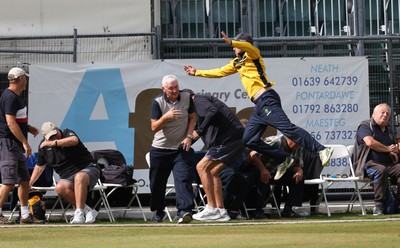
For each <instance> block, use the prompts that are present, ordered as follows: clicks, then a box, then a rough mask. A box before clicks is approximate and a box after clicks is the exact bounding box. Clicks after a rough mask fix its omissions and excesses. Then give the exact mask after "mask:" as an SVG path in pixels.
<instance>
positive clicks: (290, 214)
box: [281, 210, 304, 218]
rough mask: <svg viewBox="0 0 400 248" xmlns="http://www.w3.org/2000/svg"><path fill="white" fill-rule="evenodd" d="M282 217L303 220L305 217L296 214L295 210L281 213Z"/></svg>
mask: <svg viewBox="0 0 400 248" xmlns="http://www.w3.org/2000/svg"><path fill="white" fill-rule="evenodd" d="M281 217H283V218H303V217H304V216H302V215H300V214H298V213H296V212H295V211H293V210H283V211H282V213H281Z"/></svg>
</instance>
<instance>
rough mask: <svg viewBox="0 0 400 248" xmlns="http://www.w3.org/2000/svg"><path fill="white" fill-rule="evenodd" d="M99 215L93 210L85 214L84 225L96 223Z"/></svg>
mask: <svg viewBox="0 0 400 248" xmlns="http://www.w3.org/2000/svg"><path fill="white" fill-rule="evenodd" d="M98 214H99V213H98V212H97V211H96V210H94V209H90V210H89V211H88V212H87V213H86V221H85V223H87V224H89V223H93V222H95V221H96V217H97V215H98Z"/></svg>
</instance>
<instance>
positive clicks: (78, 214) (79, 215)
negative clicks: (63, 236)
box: [70, 211, 85, 224]
mask: <svg viewBox="0 0 400 248" xmlns="http://www.w3.org/2000/svg"><path fill="white" fill-rule="evenodd" d="M70 223H71V224H84V223H85V213H84V212H83V211H75V213H74V217H72V219H71V221H70Z"/></svg>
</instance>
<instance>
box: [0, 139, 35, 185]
mask: <svg viewBox="0 0 400 248" xmlns="http://www.w3.org/2000/svg"><path fill="white" fill-rule="evenodd" d="M23 153H24V149H23V147H22V145H21V144H19V143H17V142H16V141H15V140H13V139H8V138H0V173H1V182H2V183H3V184H17V183H19V182H20V181H29V180H30V175H29V171H28V167H27V165H26V161H25V156H24V154H23Z"/></svg>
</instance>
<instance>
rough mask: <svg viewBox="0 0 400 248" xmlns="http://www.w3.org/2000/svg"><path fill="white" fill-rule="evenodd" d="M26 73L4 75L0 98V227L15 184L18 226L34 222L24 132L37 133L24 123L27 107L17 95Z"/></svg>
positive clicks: (28, 152)
mask: <svg viewBox="0 0 400 248" xmlns="http://www.w3.org/2000/svg"><path fill="white" fill-rule="evenodd" d="M29 76H30V75H29V74H27V73H26V72H25V71H24V70H23V69H21V68H17V67H14V68H12V69H11V70H10V71H9V72H8V80H9V86H8V88H7V89H5V90H4V92H3V93H2V94H1V97H0V169H1V180H2V186H1V187H0V224H10V223H11V222H10V221H9V220H8V219H7V218H6V217H4V216H3V214H2V209H3V206H4V203H5V202H6V200H7V198H8V194H9V193H10V192H11V190H12V189H13V188H14V185H15V184H19V185H18V198H19V201H20V204H21V219H20V224H32V223H37V220H36V219H34V218H33V216H32V215H31V214H30V211H29V207H28V194H29V179H30V177H29V171H28V167H27V166H26V162H25V157H24V153H25V155H26V157H30V156H31V155H32V149H31V146H30V145H29V143H28V139H27V136H28V132H29V133H31V134H33V135H34V136H36V135H37V134H38V133H39V130H38V129H37V128H36V127H33V126H31V125H29V124H28V116H27V108H26V105H25V101H24V99H23V98H22V97H21V93H22V92H23V91H24V90H26V85H27V77H29Z"/></svg>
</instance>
